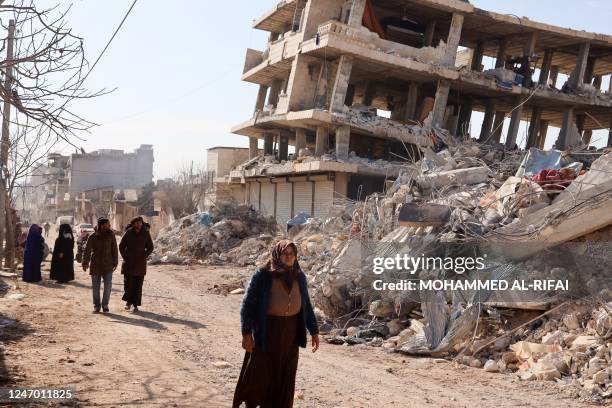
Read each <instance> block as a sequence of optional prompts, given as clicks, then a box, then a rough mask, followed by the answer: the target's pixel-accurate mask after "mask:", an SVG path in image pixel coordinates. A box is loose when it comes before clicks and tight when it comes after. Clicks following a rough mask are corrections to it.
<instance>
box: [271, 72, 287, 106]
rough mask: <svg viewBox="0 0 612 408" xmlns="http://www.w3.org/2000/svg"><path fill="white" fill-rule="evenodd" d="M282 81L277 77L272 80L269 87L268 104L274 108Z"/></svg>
mask: <svg viewBox="0 0 612 408" xmlns="http://www.w3.org/2000/svg"><path fill="white" fill-rule="evenodd" d="M283 82H284V81H283V80H282V79H279V78H275V79H273V80H272V87H271V88H270V93H269V94H268V105H272V106H274V107H275V108H276V105H277V104H278V96H279V95H280V92H281V89H282V87H283Z"/></svg>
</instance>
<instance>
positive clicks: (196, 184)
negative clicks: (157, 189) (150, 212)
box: [161, 162, 214, 217]
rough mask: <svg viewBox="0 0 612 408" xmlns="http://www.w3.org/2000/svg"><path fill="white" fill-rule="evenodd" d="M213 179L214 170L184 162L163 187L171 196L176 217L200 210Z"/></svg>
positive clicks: (171, 203)
mask: <svg viewBox="0 0 612 408" xmlns="http://www.w3.org/2000/svg"><path fill="white" fill-rule="evenodd" d="M213 181H214V172H211V171H207V170H206V168H205V167H204V166H200V165H195V164H194V163H193V162H191V163H189V164H184V165H183V166H182V167H181V168H180V169H179V170H178V171H177V172H176V173H175V174H174V176H173V177H172V181H171V182H170V183H165V184H163V186H162V187H161V189H162V190H163V191H165V192H166V194H167V196H168V197H169V199H170V205H171V207H172V211H173V212H174V215H175V217H183V216H185V215H189V214H193V213H195V212H197V211H198V207H200V206H201V204H202V203H203V202H204V198H205V197H206V193H207V192H209V191H210V189H211V188H212V186H213Z"/></svg>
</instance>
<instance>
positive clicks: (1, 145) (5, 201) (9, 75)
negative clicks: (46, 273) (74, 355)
mask: <svg viewBox="0 0 612 408" xmlns="http://www.w3.org/2000/svg"><path fill="white" fill-rule="evenodd" d="M14 42H15V20H10V21H9V30H8V37H7V44H6V63H7V67H6V71H5V73H4V85H3V87H4V95H5V96H4V108H3V112H2V114H3V117H2V139H1V140H0V212H1V213H0V245H2V244H3V243H4V242H6V245H3V246H2V247H3V248H4V249H5V250H4V253H3V254H4V260H5V266H7V267H9V268H12V267H13V263H14V257H15V254H14V247H15V245H14V242H13V241H14V240H13V236H14V235H15V234H14V232H13V225H12V221H13V220H12V218H13V217H12V214H11V211H10V208H11V200H10V199H9V196H8V185H7V183H8V180H7V176H8V155H9V144H10V138H9V130H10V124H11V101H10V97H9V95H12V93H13V75H14V74H13V62H12V61H13V45H14ZM5 231H6V233H5ZM9 242H10V244H9Z"/></svg>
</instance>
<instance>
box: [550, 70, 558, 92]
mask: <svg viewBox="0 0 612 408" xmlns="http://www.w3.org/2000/svg"><path fill="white" fill-rule="evenodd" d="M558 78H559V67H558V66H557V65H553V66H551V67H550V76H549V78H548V79H549V82H550V86H552V87H553V88H556V87H557V79H558Z"/></svg>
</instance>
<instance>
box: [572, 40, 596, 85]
mask: <svg viewBox="0 0 612 408" xmlns="http://www.w3.org/2000/svg"><path fill="white" fill-rule="evenodd" d="M590 47H591V43H590V42H589V41H587V42H584V43H582V44H580V49H579V51H578V58H577V60H576V66H575V67H574V72H573V73H572V75H570V77H569V79H568V81H567V82H568V85H569V87H570V88H571V89H580V88H582V85H583V83H584V73H585V72H586V66H587V63H588V59H589V49H590Z"/></svg>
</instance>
